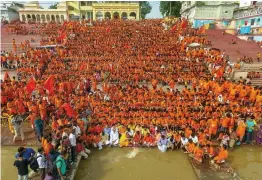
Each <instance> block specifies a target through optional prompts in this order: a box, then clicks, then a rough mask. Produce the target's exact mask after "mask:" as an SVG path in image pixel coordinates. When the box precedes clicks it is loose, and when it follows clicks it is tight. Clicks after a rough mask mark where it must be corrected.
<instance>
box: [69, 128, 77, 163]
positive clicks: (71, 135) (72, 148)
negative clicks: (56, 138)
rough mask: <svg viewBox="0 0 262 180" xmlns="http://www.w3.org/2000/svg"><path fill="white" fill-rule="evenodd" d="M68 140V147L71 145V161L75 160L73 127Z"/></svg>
mask: <svg viewBox="0 0 262 180" xmlns="http://www.w3.org/2000/svg"><path fill="white" fill-rule="evenodd" d="M69 141H70V147H71V157H72V159H71V160H72V162H75V160H76V135H75V129H72V131H71V133H70V135H69Z"/></svg>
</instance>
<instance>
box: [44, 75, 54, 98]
mask: <svg viewBox="0 0 262 180" xmlns="http://www.w3.org/2000/svg"><path fill="white" fill-rule="evenodd" d="M44 88H45V89H47V90H48V91H49V94H53V93H54V76H52V75H51V76H50V77H49V78H48V79H47V80H46V82H45V84H44Z"/></svg>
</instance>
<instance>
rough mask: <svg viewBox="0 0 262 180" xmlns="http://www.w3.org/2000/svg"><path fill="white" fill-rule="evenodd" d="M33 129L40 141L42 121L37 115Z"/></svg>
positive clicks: (42, 129)
mask: <svg viewBox="0 0 262 180" xmlns="http://www.w3.org/2000/svg"><path fill="white" fill-rule="evenodd" d="M34 123H35V130H36V134H37V139H38V141H39V142H41V139H42V137H43V131H44V121H43V120H42V119H41V118H40V116H39V115H38V116H37V117H36V119H35V122H34Z"/></svg>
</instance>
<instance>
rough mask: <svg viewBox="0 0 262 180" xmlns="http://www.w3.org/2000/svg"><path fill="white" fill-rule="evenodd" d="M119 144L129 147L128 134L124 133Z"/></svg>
mask: <svg viewBox="0 0 262 180" xmlns="http://www.w3.org/2000/svg"><path fill="white" fill-rule="evenodd" d="M119 146H120V147H127V146H128V139H127V137H126V134H125V133H124V134H122V136H121V138H120V140H119Z"/></svg>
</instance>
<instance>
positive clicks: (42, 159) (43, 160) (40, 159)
mask: <svg viewBox="0 0 262 180" xmlns="http://www.w3.org/2000/svg"><path fill="white" fill-rule="evenodd" d="M36 158H37V163H38V166H39V168H40V169H42V168H47V160H46V158H45V156H44V155H43V154H40V153H37V155H36Z"/></svg>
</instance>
